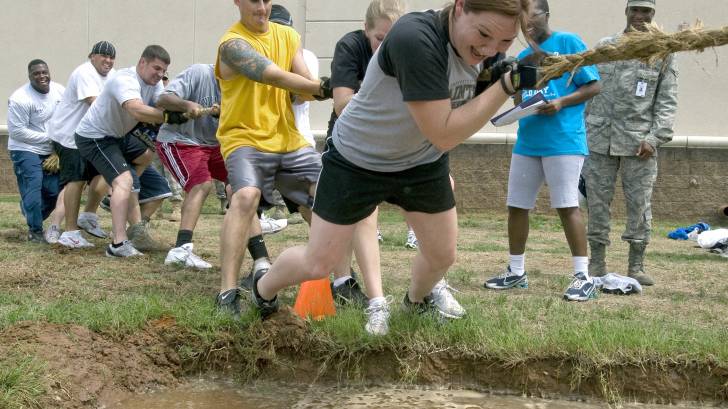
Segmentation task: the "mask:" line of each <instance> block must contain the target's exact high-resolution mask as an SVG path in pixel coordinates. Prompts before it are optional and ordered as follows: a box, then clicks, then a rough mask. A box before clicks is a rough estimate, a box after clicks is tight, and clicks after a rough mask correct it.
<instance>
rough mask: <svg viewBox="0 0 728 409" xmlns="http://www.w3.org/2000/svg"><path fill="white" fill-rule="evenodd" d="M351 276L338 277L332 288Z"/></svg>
mask: <svg viewBox="0 0 728 409" xmlns="http://www.w3.org/2000/svg"><path fill="white" fill-rule="evenodd" d="M350 278H351V276H343V277H339V278H337V279H336V280H334V287H338V286H340V285H342V284H344V283H345V282H346V280H348V279H350Z"/></svg>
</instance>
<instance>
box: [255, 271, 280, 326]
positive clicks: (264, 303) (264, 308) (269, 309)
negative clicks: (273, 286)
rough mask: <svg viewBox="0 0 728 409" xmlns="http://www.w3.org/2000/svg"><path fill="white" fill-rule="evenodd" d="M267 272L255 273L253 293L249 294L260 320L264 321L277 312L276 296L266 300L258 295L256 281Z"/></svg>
mask: <svg viewBox="0 0 728 409" xmlns="http://www.w3.org/2000/svg"><path fill="white" fill-rule="evenodd" d="M267 272H268V269H267V268H266V269H260V270H258V271H256V274H255V277H253V285H252V287H253V291H251V292H250V298H251V299H252V301H253V305H254V306H255V308H256V309H257V310H258V312H259V313H260V318H261V319H263V320H264V319H266V318H268V317H269V316H271V315H272V314H273V313H275V312H276V311H278V296H277V295H276V296H275V297H273V299H272V300H266V299H264V298H263V297H261V296H260V294H258V281H260V279H261V277H263V276H264V275H265V274H266V273H267Z"/></svg>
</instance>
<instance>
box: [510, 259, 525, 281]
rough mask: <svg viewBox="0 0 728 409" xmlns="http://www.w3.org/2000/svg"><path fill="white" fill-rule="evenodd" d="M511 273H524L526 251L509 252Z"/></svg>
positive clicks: (520, 274)
mask: <svg viewBox="0 0 728 409" xmlns="http://www.w3.org/2000/svg"><path fill="white" fill-rule="evenodd" d="M508 258H509V259H510V262H509V265H510V266H511V273H513V274H516V275H519V276H522V275H523V274H525V273H526V253H523V254H509V255H508Z"/></svg>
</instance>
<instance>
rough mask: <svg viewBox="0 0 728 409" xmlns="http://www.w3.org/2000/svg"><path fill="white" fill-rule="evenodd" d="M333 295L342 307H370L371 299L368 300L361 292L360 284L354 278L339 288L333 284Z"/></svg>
mask: <svg viewBox="0 0 728 409" xmlns="http://www.w3.org/2000/svg"><path fill="white" fill-rule="evenodd" d="M331 294H332V295H333V296H334V301H336V302H337V303H339V304H340V305H354V306H358V307H365V306H367V305H369V298H367V296H366V295H365V294H364V292H363V291H362V290H361V287H359V283H357V282H356V280H355V279H354V278H353V277H351V278H349V279H347V280H346V281H344V282H343V283H341V284H340V285H337V286H334V284H333V283H331Z"/></svg>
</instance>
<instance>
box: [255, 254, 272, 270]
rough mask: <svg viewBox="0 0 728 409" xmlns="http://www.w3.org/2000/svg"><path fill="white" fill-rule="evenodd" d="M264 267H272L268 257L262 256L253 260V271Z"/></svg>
mask: <svg viewBox="0 0 728 409" xmlns="http://www.w3.org/2000/svg"><path fill="white" fill-rule="evenodd" d="M263 268H270V260H268V257H261V258H259V259H257V260H255V261H253V271H258V270H260V269H263Z"/></svg>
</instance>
